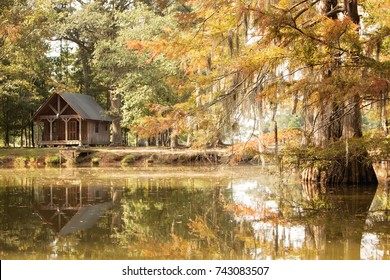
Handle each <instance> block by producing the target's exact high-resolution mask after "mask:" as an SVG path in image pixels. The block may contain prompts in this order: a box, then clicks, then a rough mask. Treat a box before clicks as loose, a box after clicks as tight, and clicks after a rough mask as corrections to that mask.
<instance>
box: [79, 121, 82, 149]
mask: <svg viewBox="0 0 390 280" xmlns="http://www.w3.org/2000/svg"><path fill="white" fill-rule="evenodd" d="M79 122H80V125H79V141H80V144H79V145H80V146H82V145H83V143H82V139H81V135H82V133H81V123H82V119H81V118H79Z"/></svg>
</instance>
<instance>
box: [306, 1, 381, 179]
mask: <svg viewBox="0 0 390 280" xmlns="http://www.w3.org/2000/svg"><path fill="white" fill-rule="evenodd" d="M337 4H338V3H337V0H323V11H324V13H325V15H328V14H331V15H330V16H329V17H330V18H332V19H334V20H338V19H337V14H332V13H331V11H332V10H333V9H334V8H335V7H336V6H337ZM345 12H346V14H347V15H348V16H349V17H350V18H351V19H352V21H353V22H354V23H356V24H359V15H358V12H357V0H352V1H348V0H345ZM336 56H337V55H336ZM336 61H338V60H336ZM339 67H340V64H339V62H335V65H334V66H333V68H334V69H336V70H335V71H337V69H338V68H339ZM333 74H334V73H333V70H330V71H328V72H327V73H326V74H325V75H324V78H326V77H331V75H333ZM315 110H316V112H317V118H316V119H317V125H318V126H319V127H318V128H317V129H315V131H316V133H315V135H314V139H315V144H316V146H319V147H325V148H326V147H327V146H328V145H329V144H330V143H332V142H335V141H341V140H344V145H345V153H339V154H338V155H337V156H336V157H333V158H332V159H329V160H331V164H330V165H328V166H327V167H326V168H321V167H314V166H312V167H309V168H307V169H306V170H304V172H303V173H302V179H303V181H304V182H324V183H326V184H328V185H331V184H340V183H345V184H361V185H363V184H364V185H368V184H376V183H377V182H378V181H377V178H376V175H375V171H374V169H373V167H372V164H370V163H369V162H367V159H368V152H367V151H366V150H365V149H364V148H362V147H358V148H356V147H355V148H354V149H353V150H351V149H350V147H349V142H350V140H351V139H353V138H360V137H362V115H361V98H360V95H359V94H358V93H356V94H354V95H352V96H350V97H347V98H346V100H345V101H344V102H342V101H338V100H328V97H326V96H322V97H320V102H319V105H318V107H317V108H316V109H315Z"/></svg>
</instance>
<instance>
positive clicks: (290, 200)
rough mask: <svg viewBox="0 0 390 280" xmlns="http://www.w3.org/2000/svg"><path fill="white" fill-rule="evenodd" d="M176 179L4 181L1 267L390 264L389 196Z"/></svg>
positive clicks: (94, 172)
mask: <svg viewBox="0 0 390 280" xmlns="http://www.w3.org/2000/svg"><path fill="white" fill-rule="evenodd" d="M171 171H172V170H171ZM171 171H168V172H166V171H164V172H159V171H158V170H114V169H111V170H104V169H74V170H72V169H69V170H66V171H58V170H57V171H53V170H40V171H39V173H38V172H36V171H29V172H26V171H23V172H21V173H17V172H16V173H13V174H12V175H9V174H6V173H5V172H3V171H0V221H1V237H0V257H1V259H360V258H361V259H390V257H389V247H388V246H389V245H388V244H389V242H388V240H389V235H390V229H389V223H388V222H389V214H388V213H389V212H388V210H389V207H390V205H389V188H388V187H387V188H384V187H381V188H378V190H377V192H376V193H375V189H374V190H373V189H358V188H352V187H345V188H337V189H325V188H321V187H320V186H318V185H306V186H300V185H298V184H294V183H286V182H283V181H280V180H279V179H277V178H275V176H269V174H261V173H259V171H258V170H257V169H256V172H254V170H249V172H243V171H244V170H242V169H238V170H233V171H232V170H228V172H226V171H223V172H220V171H216V170H198V171H197V170H181V171H180V172H177V170H176V171H175V172H173V171H172V172H171ZM374 195H375V198H374ZM373 198H374V199H373ZM371 202H372V203H371ZM368 210H369V211H368Z"/></svg>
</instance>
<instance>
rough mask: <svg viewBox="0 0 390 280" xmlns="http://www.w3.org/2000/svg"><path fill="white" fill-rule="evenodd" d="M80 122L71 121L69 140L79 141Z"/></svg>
mask: <svg viewBox="0 0 390 280" xmlns="http://www.w3.org/2000/svg"><path fill="white" fill-rule="evenodd" d="M78 123H79V122H78V121H70V122H69V124H68V130H69V131H68V139H69V140H78V139H79V137H78V136H79V133H78Z"/></svg>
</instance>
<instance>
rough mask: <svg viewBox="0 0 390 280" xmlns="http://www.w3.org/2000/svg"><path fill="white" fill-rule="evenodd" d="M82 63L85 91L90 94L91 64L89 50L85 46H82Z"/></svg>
mask: <svg viewBox="0 0 390 280" xmlns="http://www.w3.org/2000/svg"><path fill="white" fill-rule="evenodd" d="M80 56H81V63H82V65H83V78H84V79H83V80H84V83H83V93H84V94H90V84H91V82H90V78H91V73H90V72H91V69H90V65H89V58H88V52H87V51H86V50H85V49H84V48H80Z"/></svg>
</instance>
